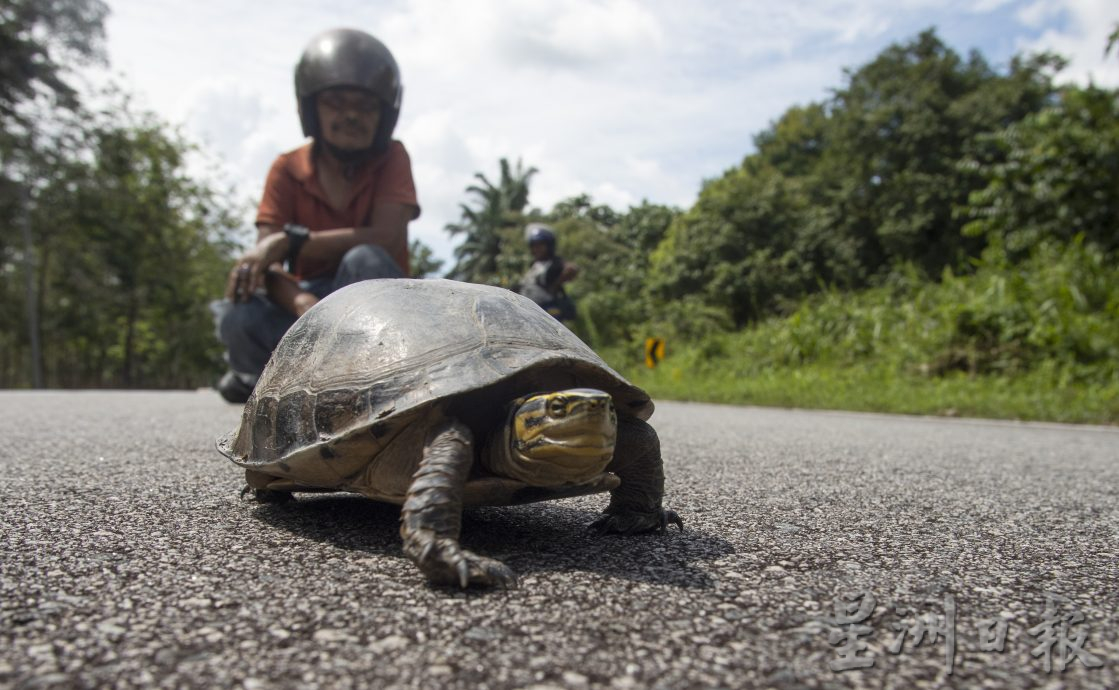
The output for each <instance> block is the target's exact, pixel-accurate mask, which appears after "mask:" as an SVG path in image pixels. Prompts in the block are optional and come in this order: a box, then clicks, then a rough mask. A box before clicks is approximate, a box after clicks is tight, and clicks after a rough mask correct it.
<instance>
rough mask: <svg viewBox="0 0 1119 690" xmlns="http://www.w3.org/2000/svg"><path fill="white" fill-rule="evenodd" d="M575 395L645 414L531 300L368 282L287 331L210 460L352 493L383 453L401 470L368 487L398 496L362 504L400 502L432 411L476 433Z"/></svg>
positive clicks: (444, 283) (642, 396)
mask: <svg viewBox="0 0 1119 690" xmlns="http://www.w3.org/2000/svg"><path fill="white" fill-rule="evenodd" d="M575 387H589V388H598V389H601V390H604V391H606V392H607V393H610V394H611V396H613V398H614V404H615V406H616V408H617V410H618V413H619V414H622V415H627V414H628V415H633V416H636V417H639V418H641V419H648V417H649V416H650V415H651V414H652V412H653V403H652V401H650V399H649V396H648V395H647V394H646V393H645V392H644V391H642V390H641V389H640V388H638V387H636V386H634V385H632V384H630V383H629V382H627V381H626V380H625V379H624V378H622V377H621V375H619V374H618V373H617V372H615V371H614V370H613V369H611V368H610V367H609V366H608V365H607V364H606V363H605V362H604V361H602V359H601V358H600V357H599V356H598V355H596V354H595V353H594V351H592V350H591V349H590V348H589V347H587V345H586V344H584V343H583V341H581V340H580V339H579V338H578V337H577V336H575V334H573V333H572V332H571V331H569V330H568V329H567V328H566V327H564V326H563V325H562V324H560V323H559V322H558V321H556V320H555V319H554V318H552V317H551V316H550V315H548V314H547V313H546V312H545V311H544V310H542V309H541V308H540V307H538V306H537V305H536V304H535V303H534V302H532V301H531V300H529V299H527V298H525V297H522V296H520V295H517V294H515V293H513V292H510V291H509V290H505V289H502V288H497V287H490V286H485V285H475V284H471V283H462V282H457V281H450V280H409V279H392V280H370V281H364V282H360V283H355V284H353V285H349V286H347V287H345V288H342V289H340V290H338V291H336V292H335V293H333V294H331V295H330V296H328V297H327V298H325V299H323V300H322V301H321V302H319V303H318V304H317V305H315V306H314V307H313V308H312V309H310V310H309V311H308V312H307V313H306V314H304V315H303V316H302V317H301V318H300V319H299V320H298V321H296V322H295V324H294V325H293V326H292V327H291V329H290V330H289V331H288V332H287V334H286V335H285V336H284V337H283V339H282V340H281V341H280V343H279V345H278V346H277V348H276V351H275V352H274V353H273V355H272V359H271V360H270V361H269V363H268V366H267V367H266V368H265V370H264V372H263V374H262V375H261V377H260V380H259V382H258V383H257V386H256V390H255V391H254V393H253V395H252V396H251V397H250V399H249V401H248V402H247V403H246V404H245V408H244V413H243V415H242V418H241V425H240V427H239V428H238V429H236V430H234V431H233V432H232V433H231V434H230V435H229V436H227V437H225V438H223V439H221V440H220V441H219V443H218V447H219V450H220V451H221V452H222V453H223V454H224V455H226V456H227V457H228V458H229V459H230V460H232V461H233V462H235V463H237V464H239V465H242V466H244V467H246V468H248V469H250V470H255V471H258V472H262V473H264V474H267V475H270V476H275V477H287V478H290V479H292V480H294V481H296V482H298V483H300V484H303V485H308V486H315V487H322V488H332V487H334V488H347V487H348V485H352V484H353V483H354V479H353V478H354V477H355V476H357V475H361V474H362V473H363V470H365V468H366V466H367V465H369V464H370V462H371V460H373V459H376V458H377V456H378V455H381V454H388V453H387V452H386V449H388V448H390V447H391V448H392V453H391V454H392V455H394V456H395V457H397V458H399V459H398V460H397V461H394V462H392V463H389V464H388V465H385V466H382V467H380V468H378V470H377V472H376V476H372V475H370V473H369V472H368V471H365V472H364V475H365V479H364V481H365V484H367V485H369V484H372V485H383V484H392V485H393V486H392V487H389V488H388V489H384V487H381V488H378V487H377V486H372V488H370V489H368V490H363V491H362V493H366V494H369V495H373V496H377V495H381V494H383V495H387V496H389V497H390V499H389V500H394V498H395V497H396V496H398V495H399V494H400V493H401V492H400V491H399V488H400V486H406V485H407V483H408V482H409V481H410V480H411V472H412V471H413V470H414V467H415V463H417V462H418V460H419V457H420V455H421V449H422V446H423V442H424V435H425V433H426V428H425V424H426V421H425V420H427V419H429V413H431V412H432V410H433V408H435V407H436V406H438V407H440V413H441V412H442V411H443V410H446V411H448V412H449V413H451V414H454V415H455V416H456V417H459V418H461V419H463V421H465V422H466V423H468V424H469V425H471V426H472V427H473V428H476V429H477V428H482V427H485V426H486V425H493V424H496V423H497V421H498V419H499V418H500V417H501V416H502V415H503V414H504V409H505V403H507V402H508V401H510V400H512V399H513V398H515V397H516V396H518V395H523V394H525V393H529V392H533V391H540V390H560V389H565V388H575ZM405 432H407V433H405ZM396 475H405V476H396ZM371 477H372V478H371Z"/></svg>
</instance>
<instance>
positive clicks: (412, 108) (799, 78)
mask: <svg viewBox="0 0 1119 690" xmlns="http://www.w3.org/2000/svg"><path fill="white" fill-rule="evenodd" d="M108 3H109V7H110V11H111V14H110V16H109V19H108V21H107V24H106V30H107V48H108V54H109V62H110V70H111V71H112V73H113V74H114V78H115V79H116V81H117V82H118V83H120V84H122V85H123V86H124V88H125V90H126V91H128V92H129V93H131V94H133V96H134V102H135V103H136V104H137V105H139V106H141V107H144V108H147V109H150V110H152V111H154V112H155V113H156V114H158V115H159V116H160V117H161V118H163V119H164V120H165V121H167V122H169V123H172V124H174V125H177V126H179V127H180V128H181V130H182V132H183V133H184V134H185V135H186V136H187V137H188V138H189V139H191V140H193V141H195V142H198V143H200V144H201V145H202V146H203V147H204V148H205V150H206V152H207V154H208V155H209V157H210V158H211V159H212V160H216V161H218V162H219V163H220V170H221V177H222V181H223V182H224V183H227V184H230V185H232V186H233V187H234V188H235V190H236V196H237V198H238V199H239V200H243V201H244V202H245V204H246V207H247V208H250V209H251V208H255V204H256V202H257V201H258V200H259V195H260V192H261V189H262V186H263V182H264V176H265V174H266V172H267V171H268V168H269V166H270V165H271V163H272V161H273V159H274V158H275V157H276V156H277V155H278V154H279V153H281V152H283V151H287V150H290V149H293V148H296V147H297V146H299V145H300V144H301V143H302V137H301V134H300V127H299V120H298V117H297V115H296V109H295V96H294V90H293V71H294V67H295V64H296V62H297V61H298V60H299V56H300V54H301V53H302V51H303V48H304V47H305V46H306V44H307V42H308V41H309V40H310V39H311V37H313V36H314V35H315V34H317V33H319V32H320V31H324V30H326V29H331V28H335V27H339V26H349V27H354V28H358V29H362V30H364V31H366V32H368V33H371V34H373V35H374V36H376V37H378V38H379V39H381V41H383V42H384V43H385V44H386V45H387V46H388V47H389V49H390V50H391V51H392V52H393V55H394V56H395V57H396V60H397V63H398V64H399V65H400V70H401V75H402V81H403V84H404V98H403V108H402V112H401V117H400V121H399V124H398V125H397V129H396V134H395V136H396V138H398V139H400V140H401V141H403V142H404V145H405V146H406V148H407V149H408V151H409V153H410V155H411V158H412V164H413V172H414V176H415V179H416V187H417V191H418V194H419V199H420V204H421V206H422V209H423V210H422V214H421V216H420V218H419V219H418V220H416V221H414V222H413V223H412V225H411V227H410V232H411V236H412V237H413V238H415V237H418V238H419V239H421V240H422V241H423V242H424V243H425V244H427V245H428V246H430V247H431V248H432V249H433V250H434V251H435V254H436V256H437V257H438V258H441V259H443V260H445V261H446V262H447V263H446V265H445V266H444V269H445V270H446V269H449V268H450V266H451V264H452V263H453V259H452V253H453V244H454V242H453V240H452V238H451V237H450V236H449V235H448V233H447V232H446V231H445V230H444V226H446V225H447V224H448V223H452V222H454V221H456V220H458V218H459V215H460V212H459V205H460V204H461V203H464V202H467V201H468V200H469V199H468V197H467V196H466V194H465V192H464V190H465V188H466V187H467V186H468V185H470V184H472V183H473V182H474V179H473V176H474V174H475V173H476V172H482V173H484V174H485V175H487V177H489V178H490V179H491V180H496V179H497V178H498V170H499V168H498V161H499V159H501V158H507V159H509V160H510V161H511V162H514V163H515V162H516V161H517V160H521V161H523V163H524V165H526V166H532V167H535V168H537V169H538V170H539V172H538V173H537V174H536V175H535V176H534V177H533V178H532V183H531V195H530V199H529V203H530V206H533V207H536V208H541V209H545V210H547V209H550V208H551V207H552V205H553V204H555V203H556V202H557V201H560V200H561V199H565V198H568V197H571V196H574V195H577V194H582V193H586V194H589V195H591V197H592V198H593V200H594V201H595V203H604V204H608V205H610V206H611V207H613V208H615V209H616V210H619V211H624V210H625V209H627V208H628V207H629V206H631V205H637V204H640V203H641V202H642V201H643V200H647V201H650V202H653V203H660V204H668V205H673V206H677V207H680V208H687V207H689V206H690V205H691V204H692V203H693V202H694V201H695V199H696V196H697V194H698V192H699V189H700V186H701V184H702V183H703V181H704V180H705V179H710V178H714V177H718V176H719V175H721V174H722V173H723V172H724V171H726V170H727V169H728V168H731V167H733V166H735V165H737V164H738V163H739V162H740V161H741V160H742V158H743V157H744V156H745V155H747V154H749V153H750V152H751V151H752V150H753V137H754V136H755V135H756V134H757V133H759V132H761V131H763V130H764V129H766V128H767V127H768V126H769V125H770V124H771V123H772V122H773V121H775V120H776V119H777V118H779V117H780V116H781V115H782V114H783V113H784V112H785V111H786V110H787V109H789V108H790V107H793V106H796V105H805V104H807V103H811V102H818V101H822V100H825V99H827V98H828V96H829V95H830V93H831V90H832V89H836V88H840V87H842V86H843V84H844V81H843V80H844V69H845V68H851V69H854V68H858V67H859V66H860V65H862V64H865V63H866V62H868V61H870V60H871V59H873V58H874V57H875V56H876V55H877V54H878V53H879V52H881V51H882V50H883V49H884V48H886V47H887V46H889V45H890V44H893V43H899V42H905V41H908V40H911V39H912V38H914V37H915V36H916V35H917V34H918V33H920V32H921V31H923V30H925V29H927V28H930V27H933V28H935V29H936V31H937V33H938V35H939V36H940V38H941V40H943V41H944V42H946V43H947V44H948V45H949V46H950V47H952V48H953V49H954V50H956V51H957V52H959V53H961V54H963V55H966V54H967V53H969V52H970V51H971V50H978V51H979V52H980V53H981V54H982V55H983V56H984V57H985V58H986V59H987V60H988V62H989V63H991V64H992V65H993V66H995V67H996V68H1000V69H1001V68H1004V67H1005V66H1006V65H1007V64H1008V62H1009V60H1010V59H1011V58H1012V57H1013V56H1015V55H1017V54H1023V53H1032V52H1038V51H1042V50H1049V51H1054V52H1057V53H1059V54H1061V55H1063V56H1065V57H1066V58H1068V59H1069V60H1070V65H1069V67H1068V69H1066V70H1065V72H1063V73H1062V74H1061V75H1060V79H1061V80H1062V81H1072V82H1077V83H1082V84H1086V83H1088V82H1089V81H1091V82H1093V83H1095V84H1097V85H1101V86H1109V87H1116V86H1119V56H1117V55H1115V54H1114V53H1113V54H1112V55H1111V56H1110V57H1107V58H1105V56H1104V54H1103V51H1104V47H1105V45H1106V44H1107V36H1108V34H1109V33H1110V31H1111V30H1112V28H1113V27H1114V26H1115V25H1116V24H1117V23H1119V4H1116V3H1115V2H1114V0H965V1H958V2H957V1H956V0H783V2H747V1H745V0H740V1H738V2H734V1H731V0H708V1H703V0H699V1H697V2H693V3H685V2H679V1H677V0H646V1H643V2H638V1H637V0H533V1H532V2H525V1H517V0H470V1H469V2H452V1H451V0H380V1H378V2H368V1H367V0H366V1H358V0H326V1H321V2H316V3H307V2H302V1H299V0H271V2H269V3H268V4H266V5H264V4H261V3H259V2H255V1H249V0H192V2H191V3H188V4H184V3H181V2H171V1H169V0H108ZM208 174H209V173H208ZM252 219H253V215H252V213H251V212H250V213H248V215H247V216H246V219H245V224H246V227H251V224H252ZM561 241H562V238H561Z"/></svg>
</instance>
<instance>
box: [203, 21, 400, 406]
mask: <svg viewBox="0 0 1119 690" xmlns="http://www.w3.org/2000/svg"><path fill="white" fill-rule="evenodd" d="M401 95H402V87H401V83H400V70H399V68H398V67H397V64H396V61H395V60H394V59H393V56H392V54H391V53H390V52H389V50H388V48H386V47H385V46H384V44H383V43H381V42H380V41H378V40H377V39H376V38H374V37H373V36H370V35H369V34H367V33H364V32H362V31H357V30H354V29H334V30H331V31H327V32H325V33H322V34H319V35H318V36H316V37H315V38H314V39H312V40H311V42H310V43H309V44H308V46H307V48H306V50H304V52H303V56H302V58H301V59H300V60H299V64H298V65H297V66H296V68H295V96H296V102H297V104H298V109H299V120H300V123H301V124H302V127H303V134H304V136H308V137H311V141H310V142H308V143H307V144H305V145H303V146H301V147H299V148H297V149H295V150H294V151H290V152H288V153H285V154H282V155H281V156H279V157H278V158H277V159H276V161H275V162H274V163H273V164H272V169H271V170H270V171H269V172H268V177H267V179H266V181H265V185H264V195H263V198H262V199H261V202H260V207H259V209H258V211H257V217H256V226H257V242H256V245H255V246H253V247H252V248H251V249H249V250H248V251H247V252H245V253H244V254H243V255H242V256H241V258H239V259H238V260H237V261H236V263H235V264H234V266H233V269H232V270H231V271H230V273H229V280H228V283H227V286H226V292H225V300H222V301H220V302H216V303H215V305H214V313H215V319H216V321H217V330H218V337H219V338H220V339H221V341H222V342H223V343H224V344H225V346H226V348H227V352H226V359H227V362H228V364H229V371H227V372H226V373H225V375H224V376H222V378H221V379H220V381H219V382H218V384H217V386H216V387H217V389H218V391H219V392H220V393H221V395H222V397H224V398H225V399H226V400H228V401H229V402H234V403H242V402H245V401H246V400H248V398H249V395H250V394H251V393H252V391H253V388H254V387H255V385H256V381H257V378H258V377H259V376H260V374H261V372H262V371H263V370H264V366H265V364H266V363H267V362H268V359H269V357H270V356H271V355H272V351H273V350H274V349H275V347H276V345H277V344H278V343H279V341H280V338H282V337H283V335H284V333H286V332H287V330H288V328H290V327H291V325H292V324H293V323H294V322H295V320H296V319H297V318H298V317H299V316H301V315H302V314H303V313H304V312H306V311H307V310H308V309H310V308H311V307H312V306H314V304H315V303H316V302H318V301H319V300H320V299H322V298H323V297H325V296H326V295H328V294H330V293H331V292H333V291H335V290H337V289H339V288H341V287H343V286H345V285H349V284H350V283H354V282H357V281H360V280H369V279H374V278H400V277H406V276H407V275H408V273H409V256H408V223H409V222H410V221H412V220H414V219H415V218H416V217H418V216H419V213H420V207H419V202H418V201H417V198H416V187H415V183H414V182H413V179H412V164H411V160H410V159H409V157H408V152H407V151H406V150H405V149H404V145H403V144H401V143H400V142H399V141H396V140H394V139H393V138H392V133H393V129H394V127H395V126H396V121H397V118H398V117H399V115H400V102H401ZM285 264H286V270H285Z"/></svg>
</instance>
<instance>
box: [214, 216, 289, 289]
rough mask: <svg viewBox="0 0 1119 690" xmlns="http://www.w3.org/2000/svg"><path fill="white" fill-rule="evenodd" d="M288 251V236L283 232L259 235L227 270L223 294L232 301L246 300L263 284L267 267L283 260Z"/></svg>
mask: <svg viewBox="0 0 1119 690" xmlns="http://www.w3.org/2000/svg"><path fill="white" fill-rule="evenodd" d="M287 253H288V238H287V235H285V234H284V233H283V232H274V233H270V234H267V235H263V236H261V238H260V239H259V240H258V241H257V243H256V246H254V247H253V248H252V249H249V250H248V251H247V252H245V253H244V255H242V256H241V258H240V259H238V260H237V263H235V264H234V265H233V270H231V271H230V272H229V280H228V281H226V285H225V296H226V298H227V299H229V300H232V301H234V302H247V301H249V299H250V298H251V297H252V296H253V293H254V292H256V291H257V290H259V289H260V288H261V287H263V286H264V278H265V276H266V275H267V273H268V267H269V266H270V265H271V264H273V263H278V262H280V261H283V260H284V257H286V256H287Z"/></svg>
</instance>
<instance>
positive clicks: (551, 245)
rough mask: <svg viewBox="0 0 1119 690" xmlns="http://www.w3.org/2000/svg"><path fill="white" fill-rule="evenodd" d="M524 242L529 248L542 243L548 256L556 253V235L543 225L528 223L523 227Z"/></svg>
mask: <svg viewBox="0 0 1119 690" xmlns="http://www.w3.org/2000/svg"><path fill="white" fill-rule="evenodd" d="M525 240H526V241H527V242H528V244H529V245H530V246H531V245H533V244H535V243H537V242H543V243H544V245H545V246H547V247H548V254H550V255H554V254H555V253H556V233H555V232H554V231H553V230H552V229H551V228H550V227H548V226H547V225H544V224H543V223H529V224H528V226H526V227H525Z"/></svg>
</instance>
